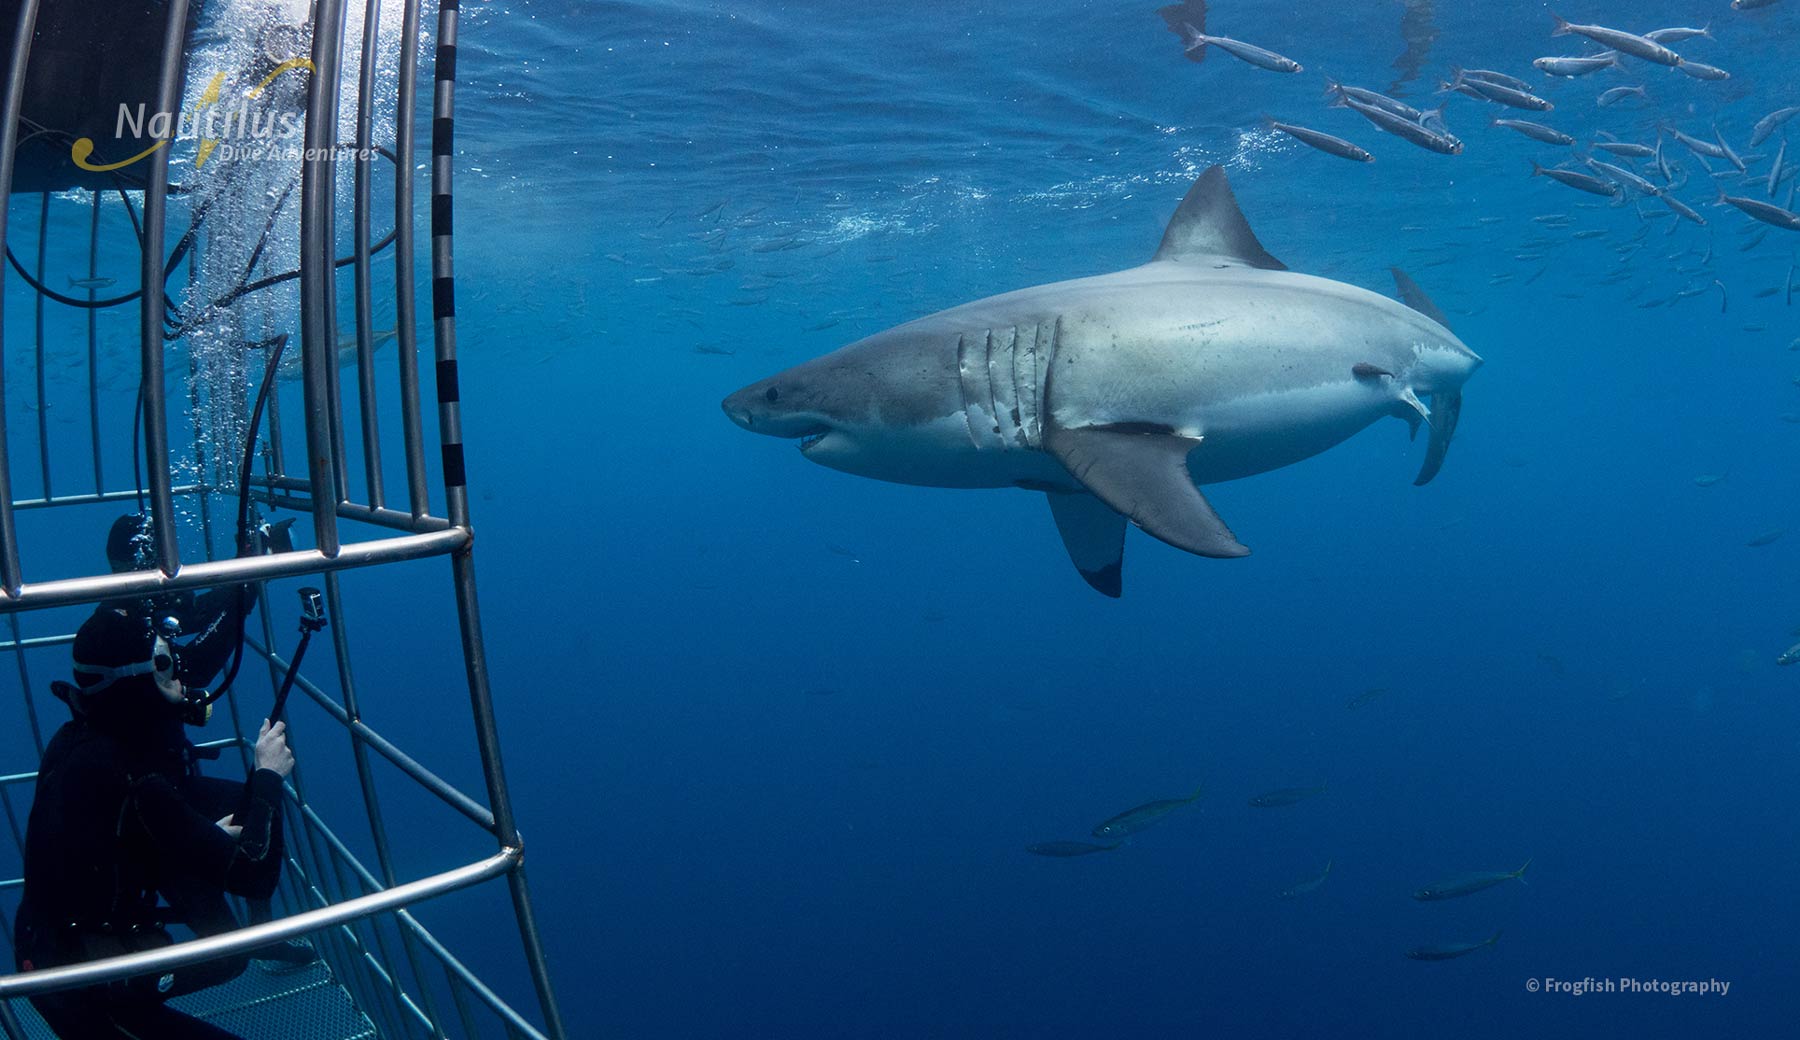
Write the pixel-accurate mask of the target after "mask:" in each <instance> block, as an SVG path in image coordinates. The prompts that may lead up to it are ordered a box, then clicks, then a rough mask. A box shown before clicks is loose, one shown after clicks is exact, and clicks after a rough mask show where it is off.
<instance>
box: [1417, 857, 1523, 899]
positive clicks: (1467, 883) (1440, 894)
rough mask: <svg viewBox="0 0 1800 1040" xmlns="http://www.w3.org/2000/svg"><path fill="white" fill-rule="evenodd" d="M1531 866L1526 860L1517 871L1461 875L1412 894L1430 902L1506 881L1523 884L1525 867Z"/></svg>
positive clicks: (1452, 897)
mask: <svg viewBox="0 0 1800 1040" xmlns="http://www.w3.org/2000/svg"><path fill="white" fill-rule="evenodd" d="M1529 866H1531V861H1530V860H1526V861H1525V866H1523V867H1520V868H1519V869H1518V870H1502V871H1498V872H1495V873H1484V874H1463V875H1461V876H1460V877H1453V878H1451V879H1449V880H1448V881H1440V882H1438V883H1437V884H1435V885H1426V886H1425V887H1424V888H1421V889H1419V890H1418V891H1417V892H1414V893H1413V894H1412V897H1413V898H1414V899H1417V900H1419V901H1420V902H1431V901H1434V900H1438V899H1456V898H1458V897H1460V896H1466V895H1473V894H1474V893H1476V892H1479V891H1481V890H1482V889H1484V888H1493V887H1494V886H1495V885H1501V884H1505V883H1506V882H1508V881H1517V882H1519V883H1520V884H1524V883H1525V867H1529Z"/></svg>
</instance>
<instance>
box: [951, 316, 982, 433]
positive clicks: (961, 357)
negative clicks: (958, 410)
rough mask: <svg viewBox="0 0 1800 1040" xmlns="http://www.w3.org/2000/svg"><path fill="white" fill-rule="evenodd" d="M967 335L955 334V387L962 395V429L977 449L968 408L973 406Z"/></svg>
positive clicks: (972, 420)
mask: <svg viewBox="0 0 1800 1040" xmlns="http://www.w3.org/2000/svg"><path fill="white" fill-rule="evenodd" d="M968 348H969V337H967V336H965V335H963V334H962V333H957V336H956V388H957V390H958V392H960V393H961V395H962V417H963V430H964V431H965V432H966V433H967V434H968V435H969V444H970V445H972V446H974V447H975V448H977V449H979V448H980V447H981V441H980V440H979V439H977V438H976V436H975V420H974V419H973V418H971V417H970V415H969V409H970V408H972V407H974V405H975V401H974V398H973V395H972V394H970V393H969V391H970V389H971V388H970V386H969V374H970V373H969V356H968Z"/></svg>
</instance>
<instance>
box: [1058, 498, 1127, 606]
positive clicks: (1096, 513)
mask: <svg viewBox="0 0 1800 1040" xmlns="http://www.w3.org/2000/svg"><path fill="white" fill-rule="evenodd" d="M1044 497H1045V498H1046V499H1048V500H1049V502H1050V515H1051V516H1052V517H1054V518H1055V519H1056V530H1057V531H1058V532H1059V533H1060V534H1061V535H1062V540H1063V548H1065V549H1067V550H1068V551H1069V562H1071V563H1073V564H1074V565H1075V569H1076V570H1077V571H1080V572H1081V577H1082V578H1083V579H1084V580H1086V581H1087V583H1088V584H1089V585H1092V586H1093V587H1094V590H1095V591H1096V592H1099V593H1101V594H1102V595H1106V596H1111V597H1112V598H1114V599H1118V598H1119V595H1120V593H1121V592H1122V591H1123V589H1124V582H1123V566H1124V562H1125V518H1124V517H1122V516H1120V515H1119V514H1118V513H1115V512H1113V511H1112V508H1111V507H1110V506H1108V505H1107V504H1106V503H1105V502H1102V501H1100V500H1099V499H1097V498H1095V497H1094V496H1093V495H1089V494H1085V493H1083V492H1080V491H1073V492H1070V491H1048V492H1045V494H1044Z"/></svg>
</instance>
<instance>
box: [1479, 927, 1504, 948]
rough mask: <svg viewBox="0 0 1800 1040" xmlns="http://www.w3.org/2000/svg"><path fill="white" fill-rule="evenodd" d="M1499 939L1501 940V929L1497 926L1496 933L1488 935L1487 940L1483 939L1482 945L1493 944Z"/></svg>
mask: <svg viewBox="0 0 1800 1040" xmlns="http://www.w3.org/2000/svg"><path fill="white" fill-rule="evenodd" d="M1499 941H1500V929H1498V928H1496V929H1494V934H1493V935H1490V936H1488V937H1487V939H1486V940H1485V941H1483V942H1482V944H1481V945H1483V946H1492V945H1494V944H1495V943H1497V942H1499Z"/></svg>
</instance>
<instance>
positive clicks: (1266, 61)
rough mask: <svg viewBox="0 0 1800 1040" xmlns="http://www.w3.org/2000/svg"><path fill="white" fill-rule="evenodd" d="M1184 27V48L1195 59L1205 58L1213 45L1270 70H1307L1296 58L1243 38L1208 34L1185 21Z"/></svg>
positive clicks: (1240, 59) (1239, 58)
mask: <svg viewBox="0 0 1800 1040" xmlns="http://www.w3.org/2000/svg"><path fill="white" fill-rule="evenodd" d="M1183 28H1184V30H1185V31H1184V32H1183V33H1182V34H1181V42H1182V44H1183V48H1184V50H1185V51H1186V52H1187V55H1188V57H1190V58H1193V59H1194V60H1195V61H1203V60H1205V58H1206V48H1207V46H1208V45H1211V46H1213V47H1217V48H1219V49H1220V50H1222V51H1224V52H1225V53H1226V54H1229V55H1231V56H1232V57H1234V58H1236V59H1238V60H1239V61H1244V62H1248V63H1250V64H1251V65H1255V66H1256V67H1257V68H1259V69H1268V70H1269V71H1270V72H1303V71H1305V69H1304V67H1303V66H1302V65H1301V64H1300V63H1299V62H1297V61H1295V60H1294V59H1292V58H1288V57H1283V56H1282V55H1279V54H1276V53H1275V52H1274V51H1271V50H1265V49H1263V48H1261V47H1258V46H1256V45H1255V44H1252V43H1245V42H1244V41H1242V40H1234V39H1232V38H1231V37H1229V36H1208V35H1207V34H1205V33H1203V32H1201V31H1200V30H1198V29H1196V28H1194V27H1193V26H1192V25H1187V24H1186V23H1183Z"/></svg>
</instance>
